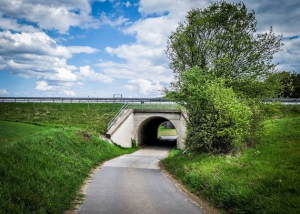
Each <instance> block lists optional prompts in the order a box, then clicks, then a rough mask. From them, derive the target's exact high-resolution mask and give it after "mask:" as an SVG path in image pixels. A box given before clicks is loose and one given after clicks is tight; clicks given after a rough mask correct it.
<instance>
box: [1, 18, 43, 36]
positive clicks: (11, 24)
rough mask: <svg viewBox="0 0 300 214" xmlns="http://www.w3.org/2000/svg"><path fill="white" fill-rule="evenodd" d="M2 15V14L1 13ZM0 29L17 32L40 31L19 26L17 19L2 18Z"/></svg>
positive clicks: (23, 25) (26, 26)
mask: <svg viewBox="0 0 300 214" xmlns="http://www.w3.org/2000/svg"><path fill="white" fill-rule="evenodd" d="M0 15H1V13H0ZM0 29H3V30H13V31H17V32H22V31H24V32H37V31H40V30H39V29H37V28H35V27H33V26H31V25H26V24H19V23H18V22H17V20H16V19H12V18H3V17H1V16H0Z"/></svg>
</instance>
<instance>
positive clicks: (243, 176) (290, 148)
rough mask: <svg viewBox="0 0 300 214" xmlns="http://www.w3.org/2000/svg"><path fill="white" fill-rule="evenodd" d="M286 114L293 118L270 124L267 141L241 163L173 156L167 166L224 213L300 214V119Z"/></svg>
mask: <svg viewBox="0 0 300 214" xmlns="http://www.w3.org/2000/svg"><path fill="white" fill-rule="evenodd" d="M292 108H294V107H292ZM283 110H284V112H283V114H284V115H285V116H290V117H286V118H281V119H271V120H267V121H266V122H265V133H266V135H265V136H264V137H263V139H262V140H261V141H260V142H258V143H257V146H256V148H250V149H248V150H246V151H245V152H244V153H242V154H241V155H240V156H239V157H231V156H225V155H217V156H212V155H208V154H202V155H191V154H182V152H181V151H179V150H173V151H172V152H171V153H170V156H169V157H168V158H167V159H165V160H164V161H163V163H164V165H165V167H166V168H167V170H168V171H170V172H172V173H173V174H174V175H175V176H176V177H177V178H178V179H179V180H181V181H182V182H183V183H184V184H185V185H186V186H187V187H188V188H189V189H190V190H191V191H192V192H194V193H196V194H198V195H200V196H202V197H204V198H206V199H207V200H209V201H210V202H211V203H212V204H213V205H214V206H216V207H219V208H221V209H223V210H226V212H225V213H270V214H271V213H272V214H275V213H278V214H284V213H286V214H298V213H300V114H298V116H297V114H296V113H297V112H296V113H295V111H294V112H290V113H288V111H286V108H284V109H283ZM298 113H299V111H298Z"/></svg>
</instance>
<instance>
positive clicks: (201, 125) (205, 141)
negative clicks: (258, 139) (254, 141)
mask: <svg viewBox="0 0 300 214" xmlns="http://www.w3.org/2000/svg"><path fill="white" fill-rule="evenodd" d="M202 72H203V71H202V70H201V69H199V68H197V67H196V68H193V69H191V70H189V71H187V72H185V73H184V74H183V76H182V90H181V92H180V96H182V99H183V100H184V101H185V102H181V103H182V105H183V106H184V107H185V108H186V111H187V113H188V115H189V122H188V124H187V139H186V146H187V147H188V148H189V149H191V150H192V151H197V152H209V153H231V154H238V153H239V152H240V151H241V150H242V149H243V148H244V147H245V145H244V142H245V141H244V139H245V138H246V137H247V136H248V135H249V130H250V127H251V116H252V112H251V109H250V108H249V107H248V106H247V104H246V103H245V102H244V101H243V100H241V99H239V98H238V97H237V96H236V94H235V93H234V91H233V89H232V88H228V87H226V86H225V81H224V80H223V79H214V80H211V79H209V78H208V77H207V75H206V76H204V75H202Z"/></svg>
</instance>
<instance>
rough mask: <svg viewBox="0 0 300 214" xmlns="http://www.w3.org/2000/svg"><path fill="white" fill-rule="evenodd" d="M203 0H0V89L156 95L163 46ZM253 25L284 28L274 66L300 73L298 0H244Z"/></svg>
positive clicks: (164, 79) (163, 72)
mask: <svg viewBox="0 0 300 214" xmlns="http://www.w3.org/2000/svg"><path fill="white" fill-rule="evenodd" d="M210 2H211V1H208V0H139V1H138V0H135V1H133V0H125V1H118V0H48V1H40V0H1V4H0V97H1V96H13V97H14V96H21V97H22V96H57V97H88V96H89V97H112V96H113V94H122V95H123V97H158V96H161V92H160V90H161V88H162V87H164V86H167V85H169V83H170V81H172V79H173V75H172V71H171V70H170V68H169V66H168V65H169V61H168V59H167V57H166V54H165V52H164V50H165V49H166V45H167V39H168V36H170V34H171V32H172V31H174V30H175V29H176V27H177V26H178V22H180V21H184V19H185V15H186V14H187V11H189V10H190V9H191V8H195V7H200V8H202V7H207V6H209V5H210ZM244 3H245V4H246V6H247V8H248V10H249V11H250V10H254V11H255V14H256V19H257V21H258V25H257V28H258V32H259V33H262V32H266V31H268V30H269V29H270V26H272V27H273V30H274V32H275V33H276V34H283V36H284V43H285V46H283V50H282V51H281V52H279V53H277V54H276V55H275V57H274V63H279V65H278V69H279V70H286V71H294V72H298V73H300V2H299V1H296V0H285V1H284V2H282V1H280V0H264V1H261V0H246V1H244Z"/></svg>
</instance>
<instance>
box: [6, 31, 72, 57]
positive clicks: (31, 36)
mask: <svg viewBox="0 0 300 214" xmlns="http://www.w3.org/2000/svg"><path fill="white" fill-rule="evenodd" d="M0 54H1V55H2V56H4V55H6V56H9V55H14V56H15V57H14V58H17V56H19V55H20V54H35V55H41V56H43V55H48V56H55V57H64V58H70V57H71V56H72V55H71V52H70V51H69V49H68V48H66V47H64V46H61V45H58V44H57V43H56V41H55V40H53V39H52V38H50V37H49V36H48V35H47V34H45V33H44V32H33V33H25V32H22V33H12V32H10V31H3V32H0Z"/></svg>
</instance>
